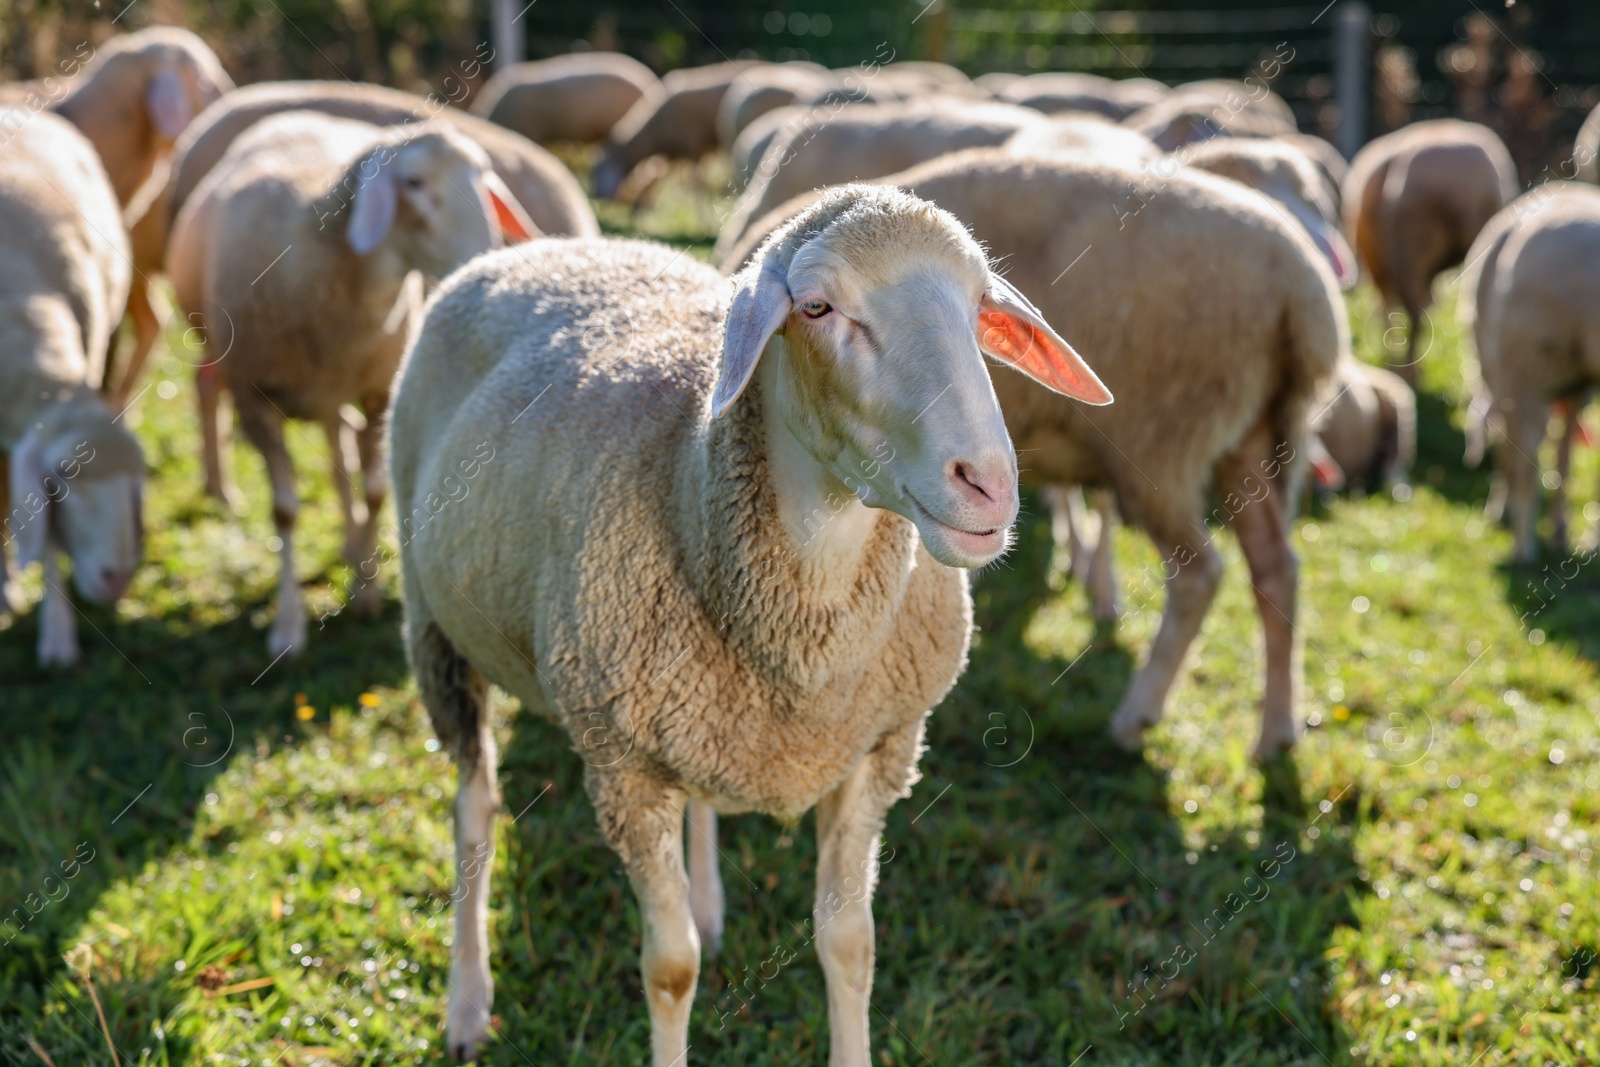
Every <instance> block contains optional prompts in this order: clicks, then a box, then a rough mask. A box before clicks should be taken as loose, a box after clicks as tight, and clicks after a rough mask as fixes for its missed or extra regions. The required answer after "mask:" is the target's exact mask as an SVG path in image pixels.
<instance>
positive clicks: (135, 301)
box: [101, 277, 167, 411]
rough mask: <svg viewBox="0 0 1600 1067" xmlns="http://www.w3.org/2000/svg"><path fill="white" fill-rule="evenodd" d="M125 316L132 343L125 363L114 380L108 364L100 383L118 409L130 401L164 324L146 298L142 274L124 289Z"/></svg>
mask: <svg viewBox="0 0 1600 1067" xmlns="http://www.w3.org/2000/svg"><path fill="white" fill-rule="evenodd" d="M128 317H129V318H131V319H132V320H133V347H132V348H130V349H129V351H128V361H127V365H126V366H123V367H121V368H119V369H117V372H116V381H115V382H113V381H112V374H113V368H112V367H111V366H109V365H108V366H107V367H106V374H105V381H104V382H102V383H101V391H102V392H106V391H110V394H111V396H112V398H113V399H112V401H111V405H112V407H115V408H116V409H117V410H119V411H120V410H121V409H123V408H125V407H127V406H128V405H129V404H130V403H132V402H133V388H134V386H136V385H138V384H139V376H140V375H141V374H143V373H144V365H145V362H146V361H147V360H149V358H150V352H151V350H152V349H154V348H155V346H156V340H157V339H158V338H159V337H160V336H161V331H162V330H163V329H165V328H166V325H167V323H166V315H165V313H164V311H158V310H157V309H156V306H155V305H154V304H152V303H151V302H150V283H149V282H148V281H147V280H146V279H145V278H143V277H135V278H134V279H133V288H131V289H129V290H128Z"/></svg>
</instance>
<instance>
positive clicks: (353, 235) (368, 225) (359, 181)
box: [344, 157, 399, 256]
mask: <svg viewBox="0 0 1600 1067" xmlns="http://www.w3.org/2000/svg"><path fill="white" fill-rule="evenodd" d="M370 159H371V157H369V158H368V159H366V160H362V161H361V163H360V164H359V165H357V167H356V168H355V171H354V173H355V175H356V195H355V202H354V203H352V204H351V205H350V222H349V224H348V225H347V226H346V227H345V231H344V238H345V241H346V242H348V243H349V245H350V247H351V248H353V249H355V250H356V254H357V255H362V256H364V255H366V254H367V253H369V252H371V251H372V250H373V249H374V248H377V247H378V245H380V244H381V243H383V239H384V238H385V237H387V236H389V227H391V226H393V225H394V215H395V211H396V209H397V208H398V207H399V196H398V194H397V190H396V189H395V184H394V169H393V168H392V167H386V166H383V165H381V163H380V165H379V166H378V167H376V168H374V169H373V172H372V176H371V177H370V178H369V177H367V176H366V173H365V172H366V170H367V164H368V162H369V160H370Z"/></svg>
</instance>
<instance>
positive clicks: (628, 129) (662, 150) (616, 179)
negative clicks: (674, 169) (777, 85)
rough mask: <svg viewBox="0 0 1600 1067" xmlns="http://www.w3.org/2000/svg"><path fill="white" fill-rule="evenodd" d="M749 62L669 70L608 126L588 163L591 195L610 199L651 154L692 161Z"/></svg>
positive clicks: (713, 142) (705, 146)
mask: <svg viewBox="0 0 1600 1067" xmlns="http://www.w3.org/2000/svg"><path fill="white" fill-rule="evenodd" d="M755 65H756V64H755V63H754V62H739V63H734V62H728V63H716V64H713V65H711V66H709V67H690V68H688V69H685V70H674V71H669V72H668V73H667V76H666V77H664V78H662V79H661V91H660V92H655V93H649V94H647V95H645V96H644V97H643V98H642V99H640V100H639V102H638V103H636V104H634V105H633V107H632V108H631V109H629V111H628V113H627V114H626V115H624V116H623V117H622V121H620V122H618V123H617V125H616V127H615V128H614V129H613V130H612V131H611V136H610V138H609V139H608V140H607V142H606V147H605V152H604V153H603V154H602V155H601V157H600V162H599V163H597V164H596V165H595V168H594V192H595V195H596V196H598V197H599V198H600V199H602V200H613V199H615V198H616V196H617V193H618V192H619V191H620V190H621V188H622V182H623V180H624V179H625V178H627V176H628V175H629V174H630V173H632V171H633V168H635V167H637V166H638V165H639V164H641V163H643V162H644V161H645V160H647V159H649V158H650V157H651V156H666V157H667V158H669V159H687V160H690V161H691V162H692V161H695V160H698V159H700V158H701V157H702V156H704V155H706V154H707V153H709V152H712V151H715V150H716V148H717V111H718V109H719V108H721V106H722V98H723V96H724V95H726V94H727V92H728V89H729V87H730V86H732V84H733V83H734V81H735V80H736V79H738V78H739V77H740V76H741V75H742V74H743V73H744V72H745V71H747V70H749V69H751V68H752V67H753V66H755Z"/></svg>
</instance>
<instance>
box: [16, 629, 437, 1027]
mask: <svg viewBox="0 0 1600 1067" xmlns="http://www.w3.org/2000/svg"><path fill="white" fill-rule="evenodd" d="M181 603H182V602H181V601H180V602H179V607H177V608H175V610H173V611H172V612H171V613H169V614H166V615H163V616H149V617H145V618H138V619H132V620H126V619H123V620H119V619H118V618H117V617H116V616H115V615H114V614H113V613H112V612H110V611H108V610H104V609H97V608H92V607H90V608H85V609H83V611H84V613H83V615H82V616H81V617H80V618H79V620H78V622H79V625H78V628H79V639H80V641H81V643H82V646H83V656H82V659H81V660H80V662H79V663H78V664H77V665H76V666H74V667H71V668H66V669H42V668H40V667H39V666H37V664H36V662H35V655H34V646H35V642H36V640H37V636H38V630H37V626H38V612H37V610H36V609H35V610H33V611H30V612H29V613H28V614H26V615H24V616H22V617H21V618H19V619H17V620H15V621H14V623H13V625H12V626H11V628H10V629H9V631H7V632H6V633H5V634H4V635H3V637H0V678H4V679H5V685H4V699H3V700H0V736H4V737H5V738H6V739H7V744H6V745H5V748H4V754H3V755H0V802H3V804H4V806H5V815H4V817H3V818H0V909H3V910H0V943H3V945H4V947H3V948H0V987H3V988H6V989H8V990H11V991H12V993H13V994H14V997H13V998H8V1002H7V1003H5V1004H0V1020H3V1019H4V1017H5V1016H7V1015H13V1016H14V1017H19V1018H27V1017H32V1016H34V1015H35V1014H36V1013H37V1011H38V1010H39V1005H40V1001H41V999H42V998H44V997H47V996H49V995H50V992H49V986H50V985H56V986H57V987H58V988H60V987H62V986H63V983H66V982H67V978H66V976H65V973H64V967H63V964H62V961H61V953H62V951H63V950H64V949H65V948H66V947H67V944H68V942H67V940H66V939H67V938H70V937H72V936H73V935H74V934H75V932H76V931H77V929H78V928H79V926H80V925H81V923H82V922H83V921H84V919H85V918H86V917H87V916H88V914H89V913H90V911H91V910H92V909H93V908H94V906H95V904H96V901H97V899H98V898H99V895H100V894H101V893H102V892H103V891H104V890H105V889H106V888H107V887H108V886H110V885H111V884H113V883H114V882H116V881H119V880H123V879H127V878H130V877H133V876H136V875H137V874H138V873H139V871H140V870H141V869H142V868H143V867H144V866H145V865H146V864H147V863H148V862H150V861H153V860H155V861H158V860H160V859H162V858H163V857H164V856H165V855H166V854H167V853H168V852H169V851H170V850H171V849H172V848H174V847H176V846H178V845H180V844H181V843H183V842H184V841H186V840H187V839H188V837H189V836H190V833H191V830H192V827H193V823H194V817H195V813H196V811H197V809H198V808H199V807H200V806H201V805H202V804H204V803H205V802H206V801H205V798H206V794H207V793H208V792H209V791H211V786H212V783H213V781H214V780H215V779H216V778H217V776H218V775H220V774H221V773H222V772H223V771H224V770H226V769H227V767H228V766H230V765H231V764H233V763H234V761H237V760H241V759H242V760H252V759H256V758H258V757H259V756H263V755H265V754H266V753H268V752H269V751H270V750H271V749H272V748H273V747H274V746H277V745H280V744H294V743H296V742H297V741H298V740H299V738H300V737H301V736H302V733H303V729H304V726H303V724H302V723H301V722H300V721H298V719H297V717H296V715H295V706H296V704H297V703H299V702H301V701H302V700H303V702H304V703H305V704H306V705H308V706H310V707H312V708H315V709H318V717H320V718H321V719H322V720H324V721H325V720H326V718H327V714H328V712H327V709H328V708H329V707H330V706H331V705H334V704H344V705H351V704H354V703H355V701H356V697H357V696H358V695H359V694H360V693H361V692H362V691H363V690H364V689H366V688H368V687H369V686H372V685H394V684H398V683H400V682H401V681H402V680H403V678H404V677H405V675H406V671H407V668H406V663H405V657H404V654H403V650H402V648H401V644H400V638H399V607H398V605H397V604H395V603H392V602H391V603H389V604H387V605H386V606H385V609H384V611H383V613H382V616H381V617H380V618H378V619H370V618H369V619H356V618H352V617H344V616H335V617H333V618H331V619H329V620H328V621H327V623H326V625H325V627H323V628H321V629H319V628H318V625H317V623H316V620H315V619H313V622H312V626H311V639H310V641H309V647H308V649H307V651H306V653H305V654H304V655H303V656H301V657H300V658H298V659H294V660H289V659H284V660H282V661H279V662H277V663H273V661H272V660H271V657H269V656H268V655H267V653H266V643H265V639H264V632H263V631H262V630H260V629H258V628H256V627H255V626H253V625H252V624H251V622H250V617H251V615H252V614H258V613H262V612H263V611H264V610H265V609H267V608H268V603H267V602H266V601H265V600H264V599H261V598H257V599H254V600H244V601H242V602H241V603H240V610H239V614H238V615H237V617H235V618H233V619H232V620H231V621H226V622H220V623H217V624H214V625H202V624H197V623H196V622H195V621H194V620H193V619H191V618H190V617H188V616H187V615H186V614H184V613H183V610H182V607H181ZM75 857H76V858H77V859H78V860H80V861H82V862H80V863H78V864H73V865H72V866H71V867H69V868H66V869H68V870H71V871H72V876H71V877H66V878H64V877H63V876H62V871H63V869H64V868H62V867H61V863H62V861H66V860H72V859H73V858H75ZM86 857H88V858H86ZM52 876H54V877H53V878H52ZM181 978H182V976H181V975H173V976H172V979H171V981H170V982H169V983H167V984H166V986H171V987H172V988H167V987H166V986H163V985H161V984H160V983H155V984H150V985H149V986H148V988H141V989H138V990H122V991H117V990H115V989H110V990H102V995H103V996H105V997H107V998H108V1004H107V1007H108V1011H109V1015H110V1018H111V1019H112V1020H113V1034H112V1037H113V1038H114V1039H115V1040H116V1041H117V1043H118V1044H119V1045H120V1046H121V1047H123V1048H125V1049H126V1048H130V1047H131V1048H135V1049H136V1048H138V1047H139V1045H138V1044H137V1042H138V1041H139V1038H140V1034H138V1033H137V1032H131V1031H130V1032H128V1033H122V1032H120V1031H121V1030H122V1029H125V1028H128V1027H138V1026H139V1025H141V1024H142V1023H147V1022H148V1021H149V1020H151V1019H157V1020H158V1019H159V1018H160V1017H161V1011H160V1009H159V1007H156V1006H154V1005H159V1004H168V1005H170V1004H171V1003H173V1002H174V1001H175V1000H177V999H178V997H179V995H180V994H179V992H178V991H177V989H176V985H175V983H177V982H178V981H179V980H180V979H181ZM183 984H184V988H185V989H187V987H188V986H191V985H192V984H193V983H192V981H186V982H184V983H183ZM130 996H144V997H147V998H148V999H149V1000H150V1001H151V1003H150V1004H145V1005H137V1004H134V1005H130V1004H127V1003H126V1000H127V999H128V997H130ZM113 999H115V1000H117V1001H119V1002H118V1003H116V1004H115V1005H113V1004H112V1003H111V1001H112V1000H113ZM141 1009H142V1010H141ZM145 1043H146V1044H147V1043H148V1038H146V1039H145ZM102 1051H103V1049H102ZM18 1054H19V1055H26V1053H25V1052H19V1053H18Z"/></svg>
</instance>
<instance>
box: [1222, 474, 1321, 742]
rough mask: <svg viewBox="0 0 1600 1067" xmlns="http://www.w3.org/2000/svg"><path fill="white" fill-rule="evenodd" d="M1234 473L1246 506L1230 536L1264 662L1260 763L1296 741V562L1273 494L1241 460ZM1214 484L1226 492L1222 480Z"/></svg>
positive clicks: (1298, 667) (1298, 666)
mask: <svg viewBox="0 0 1600 1067" xmlns="http://www.w3.org/2000/svg"><path fill="white" fill-rule="evenodd" d="M1234 468H1235V471H1236V472H1242V473H1243V474H1244V475H1245V477H1244V478H1243V479H1242V480H1241V479H1238V478H1235V479H1231V482H1232V488H1233V490H1234V492H1237V493H1239V494H1241V495H1242V496H1243V497H1244V499H1245V500H1246V503H1245V504H1244V506H1243V507H1242V508H1240V510H1239V511H1238V513H1237V514H1235V515H1234V517H1233V532H1234V533H1235V534H1237V535H1238V538H1239V547H1240V548H1241V549H1242V550H1243V551H1244V558H1245V562H1246V563H1248V564H1249V566H1250V585H1251V588H1252V589H1254V591H1255V596H1256V612H1257V613H1258V614H1259V615H1260V616H1261V632H1262V636H1263V639H1264V640H1263V644H1264V646H1265V653H1266V661H1267V680H1266V689H1265V691H1264V692H1263V694H1262V697H1261V737H1260V739H1259V740H1258V741H1257V742H1256V747H1255V752H1254V756H1255V758H1256V759H1257V760H1265V759H1267V758H1268V757H1270V756H1273V755H1275V754H1277V753H1278V752H1282V751H1286V750H1288V749H1290V748H1292V747H1294V743H1295V742H1296V741H1297V740H1299V738H1300V711H1299V705H1300V701H1299V685H1298V680H1299V678H1300V675H1301V640H1300V634H1299V631H1297V630H1296V629H1295V626H1294V615H1295V587H1296V582H1297V578H1298V563H1297V561H1296V559H1295V555H1294V550H1293V549H1292V548H1291V547H1290V546H1289V538H1288V535H1287V533H1286V529H1285V524H1284V521H1283V509H1282V507H1281V506H1280V503H1279V498H1278V494H1276V493H1273V492H1270V491H1268V492H1266V493H1265V494H1264V495H1263V494H1262V493H1261V489H1262V486H1263V484H1264V483H1263V482H1262V481H1261V480H1260V479H1259V478H1256V477H1255V476H1253V475H1251V474H1250V472H1249V467H1248V465H1247V464H1246V462H1245V461H1244V460H1242V459H1241V460H1239V461H1237V462H1236V463H1235V464H1234ZM1219 484H1220V485H1221V486H1222V487H1223V488H1224V489H1226V488H1228V487H1229V482H1228V481H1221V482H1219ZM1256 496H1259V499H1255V498H1254V497H1256Z"/></svg>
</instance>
